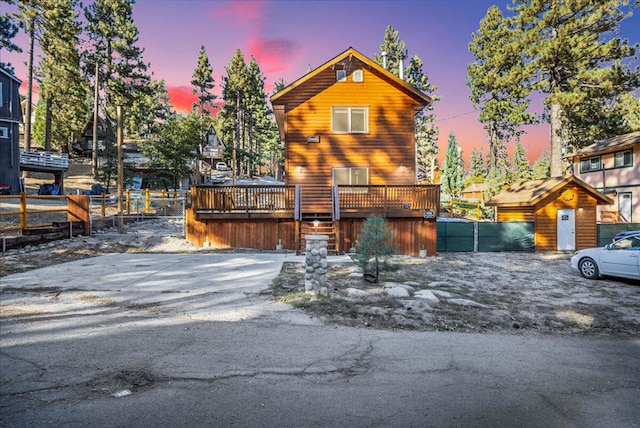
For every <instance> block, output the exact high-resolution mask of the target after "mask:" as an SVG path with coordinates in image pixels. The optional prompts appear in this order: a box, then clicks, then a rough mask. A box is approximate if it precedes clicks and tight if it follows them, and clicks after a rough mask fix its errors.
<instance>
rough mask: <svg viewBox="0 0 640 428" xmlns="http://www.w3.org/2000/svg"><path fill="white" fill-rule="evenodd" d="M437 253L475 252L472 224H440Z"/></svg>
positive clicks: (456, 222)
mask: <svg viewBox="0 0 640 428" xmlns="http://www.w3.org/2000/svg"><path fill="white" fill-rule="evenodd" d="M437 227H438V243H437V251H473V249H474V226H473V223H472V222H459V221H451V222H450V221H443V222H440V221H439V222H438V224H437Z"/></svg>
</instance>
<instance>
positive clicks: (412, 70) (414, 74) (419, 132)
mask: <svg viewBox="0 0 640 428" xmlns="http://www.w3.org/2000/svg"><path fill="white" fill-rule="evenodd" d="M383 53H384V55H383ZM407 57H408V50H407V47H406V44H405V42H404V41H403V40H402V39H401V38H400V33H399V32H398V31H397V30H395V29H394V28H393V27H392V26H388V27H387V29H386V31H385V34H384V39H383V42H382V44H381V45H380V53H376V54H375V55H374V56H373V60H374V61H375V62H376V63H377V64H379V65H382V66H384V65H385V62H386V68H387V70H388V71H389V72H391V73H392V74H393V75H395V76H396V77H400V76H401V75H402V77H403V78H404V80H405V81H406V82H407V83H409V84H410V85H411V86H413V87H414V88H416V89H417V90H419V91H421V92H423V93H425V94H427V95H429V97H430V98H431V101H432V102H431V103H430V104H429V105H428V106H426V107H425V108H424V109H423V110H422V111H421V112H420V113H419V114H418V115H416V118H415V129H416V158H417V166H418V170H419V171H423V172H424V175H425V177H427V178H428V179H429V181H431V182H433V181H434V175H435V168H436V166H437V164H438V134H439V130H438V128H437V127H436V126H434V120H435V115H434V113H433V103H434V102H435V101H438V100H439V99H440V97H439V96H437V95H435V91H436V90H437V89H438V87H437V86H436V85H433V84H431V83H430V82H429V77H428V75H427V73H426V72H425V71H423V62H422V60H421V59H420V57H419V56H418V55H413V56H412V57H411V58H410V59H409V63H408V65H407V66H406V67H405V64H404V60H405V59H406V58H407ZM401 68H402V73H400V69H401Z"/></svg>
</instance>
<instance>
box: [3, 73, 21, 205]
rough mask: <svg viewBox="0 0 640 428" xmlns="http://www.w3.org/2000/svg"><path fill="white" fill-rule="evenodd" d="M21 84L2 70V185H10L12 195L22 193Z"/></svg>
mask: <svg viewBox="0 0 640 428" xmlns="http://www.w3.org/2000/svg"><path fill="white" fill-rule="evenodd" d="M20 83H21V81H20V80H19V79H17V78H16V77H15V76H13V75H11V74H9V73H8V72H7V71H5V70H3V69H0V89H1V91H0V92H1V94H0V95H1V96H0V184H8V185H9V186H10V187H11V193H12V194H17V193H19V192H20V121H21V120H22V112H21V109H20V94H19V89H20Z"/></svg>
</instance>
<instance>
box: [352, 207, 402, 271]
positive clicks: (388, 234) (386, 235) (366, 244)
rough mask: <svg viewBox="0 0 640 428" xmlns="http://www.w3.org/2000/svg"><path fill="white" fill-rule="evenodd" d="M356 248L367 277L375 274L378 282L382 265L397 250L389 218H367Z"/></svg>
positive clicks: (359, 262) (359, 263)
mask: <svg viewBox="0 0 640 428" xmlns="http://www.w3.org/2000/svg"><path fill="white" fill-rule="evenodd" d="M356 250H357V251H358V255H357V256H356V260H357V262H358V265H359V266H360V268H361V269H362V272H363V273H364V277H365V279H367V278H368V277H371V276H373V278H374V280H373V281H372V282H378V276H379V273H380V267H381V266H382V267H384V266H386V264H387V263H386V262H387V259H388V257H389V256H391V255H393V254H394V253H395V252H396V249H395V246H394V245H393V231H392V230H391V227H390V226H389V223H388V222H387V220H386V219H384V218H382V217H369V218H367V219H366V220H365V222H364V224H363V226H362V232H361V233H360V236H359V240H358V244H357V245H356ZM371 259H373V261H372V260H371ZM371 271H373V272H371Z"/></svg>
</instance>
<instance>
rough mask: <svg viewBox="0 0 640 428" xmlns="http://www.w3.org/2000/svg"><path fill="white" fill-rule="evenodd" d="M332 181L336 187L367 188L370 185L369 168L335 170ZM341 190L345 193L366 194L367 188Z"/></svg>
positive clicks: (345, 188)
mask: <svg viewBox="0 0 640 428" xmlns="http://www.w3.org/2000/svg"><path fill="white" fill-rule="evenodd" d="M332 179H333V184H335V185H340V186H366V185H368V184H369V168H363V167H351V168H333V169H332ZM340 190H341V191H344V192H366V191H367V188H362V189H358V188H353V187H342V188H340Z"/></svg>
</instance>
